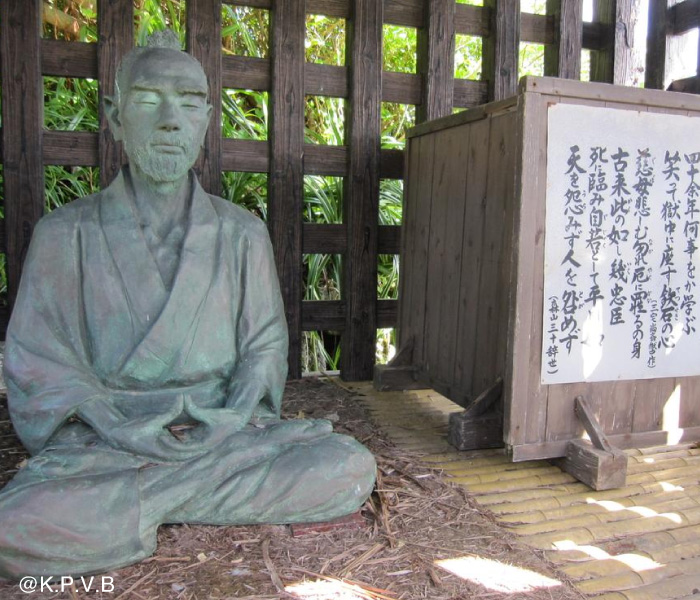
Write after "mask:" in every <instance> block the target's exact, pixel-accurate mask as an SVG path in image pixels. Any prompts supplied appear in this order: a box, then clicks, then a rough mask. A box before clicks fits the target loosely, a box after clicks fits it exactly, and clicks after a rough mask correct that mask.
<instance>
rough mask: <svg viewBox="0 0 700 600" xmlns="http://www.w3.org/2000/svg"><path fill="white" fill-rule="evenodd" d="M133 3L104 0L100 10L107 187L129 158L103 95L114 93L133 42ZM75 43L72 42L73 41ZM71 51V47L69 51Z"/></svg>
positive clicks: (101, 148) (101, 149)
mask: <svg viewBox="0 0 700 600" xmlns="http://www.w3.org/2000/svg"><path fill="white" fill-rule="evenodd" d="M133 22H134V7H133V4H132V3H131V2H124V1H123V0H102V1H101V2H100V10H99V11H97V31H98V36H97V37H98V41H97V77H98V81H99V94H98V99H99V100H98V104H99V118H100V132H99V141H98V153H99V155H98V161H99V165H100V186H101V187H106V186H107V185H109V183H110V182H111V181H112V179H114V177H115V175H116V174H117V173H118V172H119V169H121V166H122V164H124V163H125V162H126V155H125V154H124V152H123V149H122V145H121V144H120V143H118V142H115V141H114V138H113V137H112V133H111V132H110V131H109V125H108V123H107V117H106V115H105V113H104V97H105V96H114V94H116V89H115V85H114V84H115V81H114V80H115V77H116V74H117V67H118V66H119V63H120V62H121V59H122V57H123V56H124V55H125V54H126V53H127V52H128V51H129V50H131V48H132V47H133V45H134V26H133ZM71 45H72V42H71ZM69 52H70V51H69Z"/></svg>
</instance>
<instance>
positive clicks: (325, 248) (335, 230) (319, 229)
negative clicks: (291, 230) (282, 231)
mask: <svg viewBox="0 0 700 600" xmlns="http://www.w3.org/2000/svg"><path fill="white" fill-rule="evenodd" d="M302 233H303V240H304V241H303V245H302V252H303V253H304V254H342V253H343V252H345V248H346V247H347V243H348V242H347V238H348V231H347V227H346V226H345V225H337V224H331V225H326V224H324V225H321V224H316V223H304V225H303V228H302Z"/></svg>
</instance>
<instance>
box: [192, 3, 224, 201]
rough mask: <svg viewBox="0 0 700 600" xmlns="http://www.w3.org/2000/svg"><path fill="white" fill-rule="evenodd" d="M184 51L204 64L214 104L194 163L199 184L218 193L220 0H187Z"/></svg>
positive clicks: (219, 148)
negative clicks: (207, 128)
mask: <svg viewBox="0 0 700 600" xmlns="http://www.w3.org/2000/svg"><path fill="white" fill-rule="evenodd" d="M187 51H188V52H189V53H190V54H192V56H194V57H195V58H196V59H197V60H199V62H201V63H202V67H204V72H205V73H206V74H207V79H208V80H209V102H210V103H211V105H212V106H213V108H214V110H213V111H212V115H211V121H210V122H209V130H208V131H207V137H206V138H205V139H204V148H203V151H202V153H201V154H200V156H199V160H198V161H197V164H196V165H195V169H196V170H197V173H198V175H199V180H200V182H201V184H202V187H203V188H204V189H205V190H206V191H207V192H209V193H210V194H214V195H216V196H220V195H221V0H187Z"/></svg>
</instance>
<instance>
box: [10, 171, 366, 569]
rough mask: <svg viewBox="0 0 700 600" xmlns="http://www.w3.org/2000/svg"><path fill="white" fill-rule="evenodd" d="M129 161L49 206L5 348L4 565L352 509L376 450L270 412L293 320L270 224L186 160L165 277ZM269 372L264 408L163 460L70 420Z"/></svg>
mask: <svg viewBox="0 0 700 600" xmlns="http://www.w3.org/2000/svg"><path fill="white" fill-rule="evenodd" d="M125 178H128V174H127V175H126V176H125V175H124V174H120V175H119V176H118V178H117V179H116V180H115V182H114V183H112V185H110V186H109V187H108V188H107V189H105V190H104V191H102V192H101V193H98V194H96V195H94V196H91V197H88V198H84V199H81V200H78V201H75V202H73V203H71V204H70V205H67V206H65V207H63V208H61V209H58V210H56V211H54V212H53V213H51V214H49V215H47V216H46V217H44V218H43V219H42V220H41V221H40V223H39V224H38V225H37V228H36V230H35V232H34V236H33V239H32V243H31V246H30V249H29V252H28V255H27V259H26V262H25V265H24V273H23V277H22V282H21V285H20V290H19V294H18V298H17V302H16V305H15V309H14V312H13V314H12V318H11V321H10V325H9V329H8V333H7V342H6V355H5V377H6V380H7V385H8V396H9V406H10V413H11V417H12V422H13V424H14V426H15V429H16V431H17V433H18V435H19V437H20V439H21V440H22V442H23V444H24V445H25V446H26V448H27V449H28V450H29V452H30V453H31V454H32V455H33V456H32V458H31V459H30V460H29V462H28V464H27V465H26V466H25V467H23V468H22V469H20V471H19V472H18V474H17V475H16V476H15V478H14V479H13V480H12V481H11V482H10V483H9V484H8V485H7V487H6V488H5V489H4V490H3V491H2V492H1V493H0V575H2V576H5V577H11V578H14V577H19V576H21V575H25V574H31V575H39V574H43V575H63V574H83V573H93V572H100V571H104V570H107V569H112V568H117V567H120V566H123V565H126V564H130V563H132V562H135V561H138V560H141V559H143V558H145V557H147V556H149V555H150V554H152V553H153V551H154V550H155V546H156V529H157V527H158V525H159V524H161V523H178V522H188V523H211V524H251V523H287V522H309V521H320V520H327V519H331V518H335V517H338V516H342V515H344V514H348V513H350V512H352V511H354V510H356V509H357V508H358V507H359V506H360V505H361V503H362V502H363V501H364V500H365V499H366V497H367V496H368V495H369V493H370V491H371V489H372V485H373V482H374V460H373V458H372V456H371V454H370V453H369V452H368V451H367V450H366V449H365V448H364V447H363V446H361V445H360V444H359V443H357V442H356V441H355V440H353V439H351V438H349V437H347V436H341V435H337V434H333V433H331V432H330V425H329V424H328V423H327V422H324V421H320V422H319V421H279V420H278V417H279V411H280V402H281V398H282V391H283V387H284V382H285V378H286V371H287V364H286V360H287V330H286V323H285V319H284V312H283V306H282V302H281V298H280V293H279V285H278V282H277V277H276V272H275V267H274V263H273V259H272V252H271V246H270V241H269V237H268V234H267V230H266V228H265V226H264V224H263V223H262V222H261V221H260V220H259V219H257V218H256V217H254V216H252V215H251V214H249V213H248V212H246V211H245V210H243V209H241V208H239V207H237V206H235V205H233V204H231V203H229V202H226V201H224V200H222V199H221V198H217V197H214V196H209V195H207V194H206V193H204V191H203V190H202V189H201V187H200V186H199V184H198V183H197V182H196V179H195V178H194V176H192V196H191V199H190V208H189V222H188V226H187V231H186V234H185V238H184V241H183V246H182V252H181V257H180V263H179V265H178V268H177V271H176V274H175V277H174V280H173V282H172V287H171V289H168V288H167V287H166V285H165V284H164V282H163V278H162V277H161V275H160V272H159V270H158V266H157V264H156V261H155V260H154V258H153V256H152V254H151V251H150V250H149V247H148V245H147V242H146V240H145V237H144V235H143V231H142V229H141V224H140V223H139V222H138V213H137V211H136V209H135V205H134V200H133V196H132V195H131V192H130V190H131V187H130V186H129V185H127V184H126V183H125ZM251 380H255V381H257V382H261V383H263V384H264V386H265V387H266V389H267V394H266V396H265V398H264V400H263V401H262V402H261V403H260V404H259V405H258V407H257V409H256V413H255V421H256V425H253V424H250V425H248V426H247V427H246V428H245V429H243V430H242V431H239V432H237V433H232V434H231V435H230V436H229V437H228V438H227V439H226V440H225V442H224V443H222V444H221V445H220V446H218V447H216V449H215V450H212V451H210V452H208V453H207V454H205V455H203V456H199V457H197V458H194V459H191V460H187V461H177V460H173V461H171V462H169V461H155V460H154V459H152V458H148V457H144V456H138V455H134V454H130V453H126V452H123V451H120V450H117V449H115V448H112V447H111V446H110V445H108V444H107V443H105V442H104V441H103V440H101V439H100V438H99V437H98V436H97V434H96V432H95V431H94V430H92V429H91V428H90V427H89V426H87V425H86V424H84V423H83V422H81V421H80V420H79V419H76V411H78V409H79V407H80V406H81V404H82V403H84V402H89V401H91V400H94V399H96V398H105V399H108V400H109V401H110V402H113V403H114V405H115V406H117V407H118V408H119V410H120V411H121V412H122V413H124V414H125V415H127V416H128V417H129V418H131V419H140V418H143V417H148V416H149V415H151V416H153V415H157V414H158V413H162V412H163V411H165V410H167V407H168V406H172V404H171V403H173V402H175V401H176V400H177V399H178V398H182V397H183V396H184V397H189V398H191V399H192V400H193V401H194V402H195V403H196V404H197V405H199V406H200V407H208V408H212V407H221V406H223V405H224V403H225V401H226V397H227V390H228V388H229V386H231V385H232V383H233V382H245V381H251Z"/></svg>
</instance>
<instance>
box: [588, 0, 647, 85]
mask: <svg viewBox="0 0 700 600" xmlns="http://www.w3.org/2000/svg"><path fill="white" fill-rule="evenodd" d="M652 1H653V0H652ZM638 3H639V0H597V3H594V5H593V6H594V9H595V17H596V21H598V22H600V23H601V24H603V25H606V26H607V29H608V36H607V43H605V44H604V47H603V49H601V50H596V51H595V52H592V53H591V81H602V82H605V83H614V84H615V85H629V84H630V83H631V81H632V69H633V66H634V61H633V56H632V51H633V47H634V30H633V27H632V13H633V10H634V8H635V6H636V5H637V4H638Z"/></svg>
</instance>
